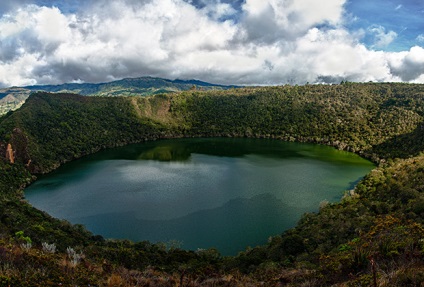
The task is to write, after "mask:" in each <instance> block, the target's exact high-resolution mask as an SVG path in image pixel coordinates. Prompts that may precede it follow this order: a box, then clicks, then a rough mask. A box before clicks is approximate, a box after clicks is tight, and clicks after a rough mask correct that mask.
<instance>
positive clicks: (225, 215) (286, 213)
mask: <svg viewBox="0 0 424 287" xmlns="http://www.w3.org/2000/svg"><path fill="white" fill-rule="evenodd" d="M373 168H374V165H373V164H372V163H371V162H369V161H367V160H365V159H363V158H361V157H359V156H358V155H356V154H353V153H349V152H345V151H339V150H336V149H334V148H331V147H328V146H322V145H314V144H304V143H291V142H283V141H279V140H271V139H242V138H209V139H203V138H200V139H199V138H196V139H173V140H161V141H154V142H146V143H142V144H135V145H129V146H125V147H120V148H115V149H109V150H105V151H101V152H99V153H97V154H94V155H91V156H87V157H84V158H82V159H79V160H76V161H73V162H70V163H68V164H65V165H63V166H62V167H60V168H59V169H57V170H55V171H54V172H52V173H50V174H48V175H46V176H42V177H40V178H39V179H38V180H37V181H36V182H34V183H33V184H32V185H31V186H29V187H28V188H27V189H26V190H25V197H26V199H27V200H28V201H29V203H30V204H32V205H33V206H35V207H36V208H38V209H40V210H44V211H46V212H48V213H49V214H50V215H52V216H54V217H56V218H60V219H65V220H68V221H69V222H71V223H74V224H82V225H84V226H85V227H86V228H87V229H88V230H90V231H91V232H93V233H94V234H100V235H102V236H103V237H105V238H116V239H130V240H133V241H143V240H149V241H151V242H166V243H168V244H172V245H173V246H179V247H181V248H184V249H191V250H197V249H199V248H200V249H206V248H216V249H218V250H219V251H220V252H221V253H222V254H223V255H235V254H237V253H238V252H239V251H242V250H245V249H246V248H247V247H248V246H251V247H254V246H257V245H261V244H264V243H266V242H267V240H268V238H269V237H270V236H274V235H278V234H281V233H282V232H283V231H284V230H287V229H289V228H292V227H294V226H295V225H296V223H297V222H298V220H299V219H300V218H301V216H302V214H304V213H305V212H317V211H318V210H319V206H320V204H322V203H323V202H325V201H328V202H338V201H340V200H341V198H342V197H343V195H344V193H345V191H346V190H350V189H352V188H353V187H354V186H355V184H356V183H357V182H358V181H359V180H360V179H361V178H362V177H363V176H365V175H366V174H367V173H369V172H370V170H371V169H373Z"/></svg>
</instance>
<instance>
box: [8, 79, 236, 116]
mask: <svg viewBox="0 0 424 287" xmlns="http://www.w3.org/2000/svg"><path fill="white" fill-rule="evenodd" d="M233 87H235V86H223V85H214V84H211V83H206V82H202V81H198V80H178V79H177V80H167V79H162V78H153V77H141V78H127V79H122V80H118V81H113V82H108V83H98V84H92V83H82V84H79V83H71V84H62V85H36V86H26V87H21V88H16V87H13V88H6V89H1V90H0V115H2V114H5V113H7V112H8V111H9V110H15V109H17V108H19V107H20V106H21V105H22V103H23V102H24V101H25V100H26V99H27V98H28V96H29V94H30V93H31V92H51V93H74V94H79V95H84V96H104V97H114V96H150V95H155V94H164V93H175V92H181V91H187V90H190V89H199V90H225V89H229V88H233ZM6 96H7V98H6Z"/></svg>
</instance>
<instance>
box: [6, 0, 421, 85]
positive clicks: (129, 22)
mask: <svg viewBox="0 0 424 287" xmlns="http://www.w3.org/2000/svg"><path fill="white" fill-rule="evenodd" d="M93 3H95V4H93V5H92V6H91V7H87V8H86V9H84V12H81V13H80V14H70V13H67V14H64V13H63V12H61V11H60V10H59V9H58V8H55V7H52V8H48V7H38V6H35V5H30V6H22V7H21V8H20V9H19V10H15V11H14V12H13V11H12V12H9V14H8V15H3V17H2V18H0V85H3V86H10V85H26V84H35V83H38V84H47V83H54V84H57V83H63V82H103V81H109V80H115V79H120V78H123V77H137V76H142V75H151V76H159V77H166V78H197V79H201V80H205V81H210V82H215V83H223V84H281V83H293V84H294V83H300V84H302V83H306V82H311V83H313V82H340V81H341V80H345V79H347V80H350V81H398V80H405V81H421V80H422V79H423V76H422V70H423V68H422V65H423V58H422V54H423V51H422V48H419V47H415V48H413V49H411V51H409V52H401V53H386V52H381V51H373V50H369V49H367V48H366V47H365V46H364V45H363V44H360V42H359V40H358V39H359V38H360V37H361V36H360V33H355V34H353V33H351V32H349V31H347V30H346V29H344V28H343V21H344V19H345V18H344V15H345V12H344V8H343V7H344V4H345V0H326V1H317V0H268V1H264V0H261V1H258V0H247V1H246V2H245V3H244V4H243V6H242V11H241V12H240V13H242V14H241V15H237V20H231V19H230V18H231V17H232V16H235V10H234V8H232V7H231V5H229V4H226V3H223V2H221V1H219V0H214V1H212V4H210V5H206V6H204V7H203V8H201V9H197V8H195V6H193V5H191V4H190V3H188V2H185V1H182V0H158V1H151V0H145V1H136V0H117V1H104V0H98V1H94V2H93ZM227 17H229V18H227ZM223 19H224V20H225V19H228V20H226V21H223ZM317 27H321V28H317ZM370 29H371V30H369V31H367V32H368V33H371V34H372V35H373V36H374V37H375V40H376V41H375V45H374V47H375V48H377V47H382V46H387V45H388V44H390V42H391V41H393V39H394V38H395V37H396V33H395V32H393V31H389V32H386V30H385V29H384V28H383V27H380V26H374V27H372V28H370ZM364 33H365V32H364Z"/></svg>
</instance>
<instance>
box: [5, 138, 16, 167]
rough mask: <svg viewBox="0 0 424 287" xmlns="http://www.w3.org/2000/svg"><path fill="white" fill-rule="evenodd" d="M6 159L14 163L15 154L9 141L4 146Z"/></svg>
mask: <svg viewBox="0 0 424 287" xmlns="http://www.w3.org/2000/svg"><path fill="white" fill-rule="evenodd" d="M6 160H7V161H9V162H10V163H15V155H14V152H13V149H12V145H11V144H10V143H9V144H8V145H7V148H6Z"/></svg>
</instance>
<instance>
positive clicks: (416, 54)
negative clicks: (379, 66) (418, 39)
mask: <svg viewBox="0 0 424 287" xmlns="http://www.w3.org/2000/svg"><path fill="white" fill-rule="evenodd" d="M389 64H390V69H391V72H392V73H393V74H394V75H396V76H398V77H399V78H400V79H401V80H402V81H408V82H409V81H413V82H423V79H424V49H423V48H422V47H419V46H415V47H412V48H411V49H410V50H409V51H408V52H401V53H397V54H392V55H391V57H390V62H389Z"/></svg>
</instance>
